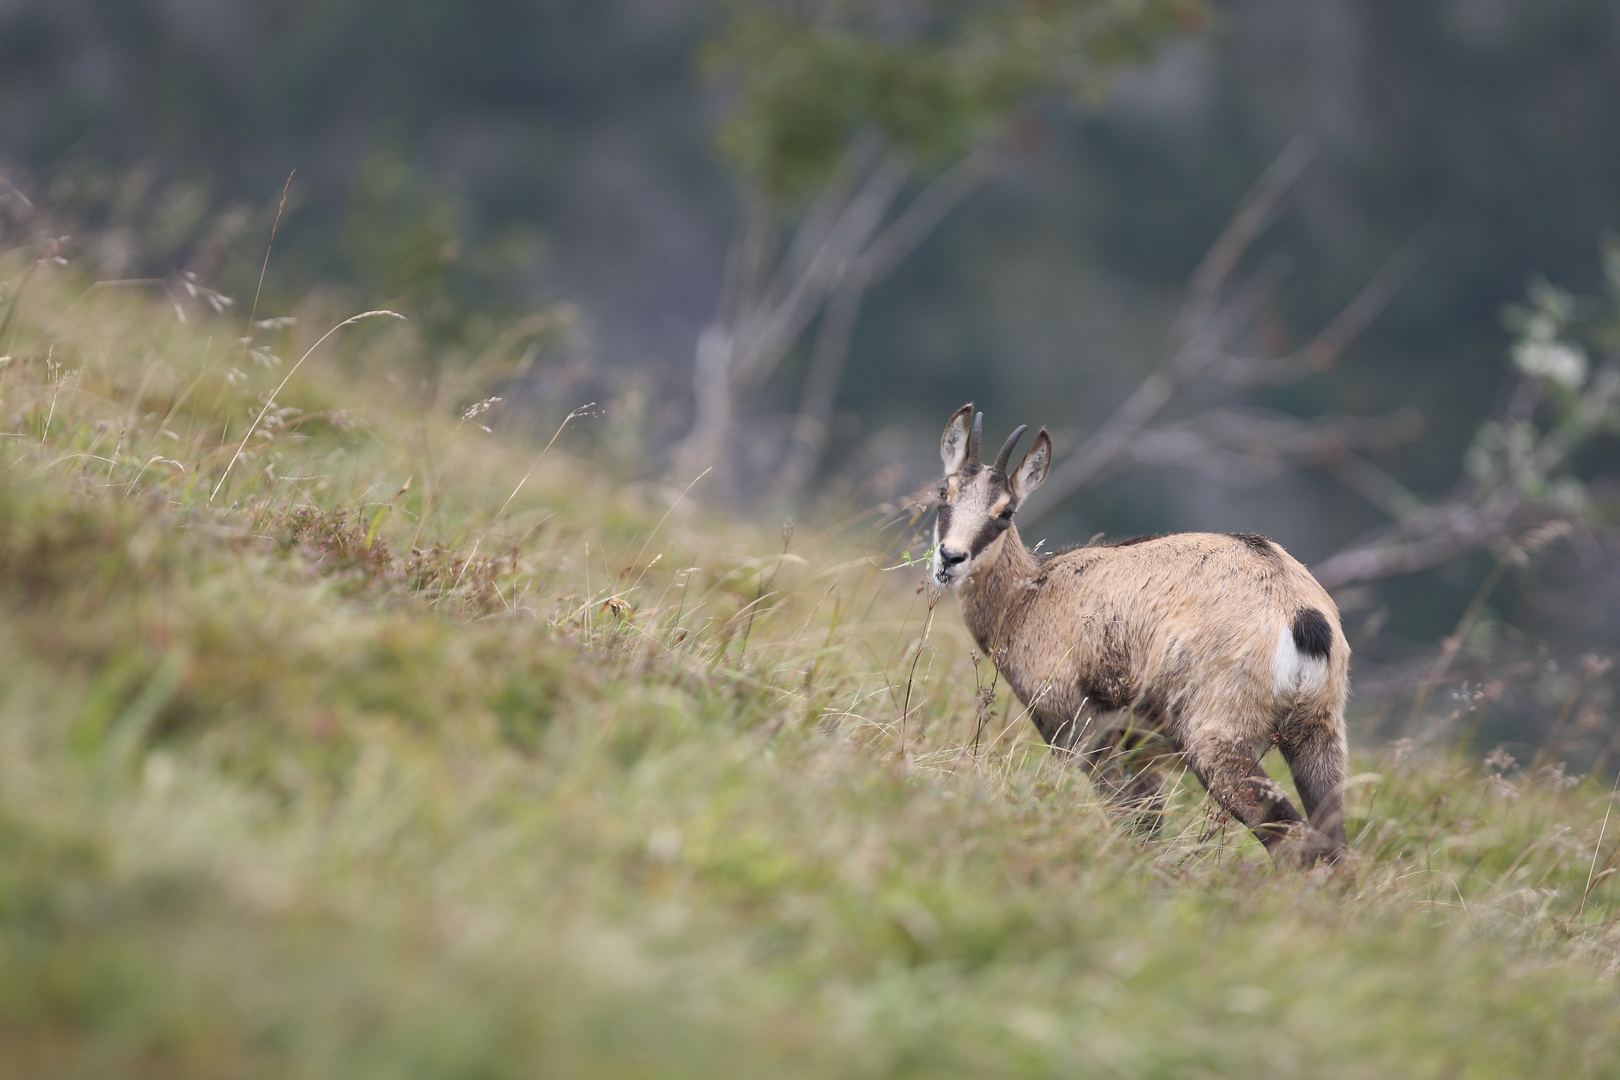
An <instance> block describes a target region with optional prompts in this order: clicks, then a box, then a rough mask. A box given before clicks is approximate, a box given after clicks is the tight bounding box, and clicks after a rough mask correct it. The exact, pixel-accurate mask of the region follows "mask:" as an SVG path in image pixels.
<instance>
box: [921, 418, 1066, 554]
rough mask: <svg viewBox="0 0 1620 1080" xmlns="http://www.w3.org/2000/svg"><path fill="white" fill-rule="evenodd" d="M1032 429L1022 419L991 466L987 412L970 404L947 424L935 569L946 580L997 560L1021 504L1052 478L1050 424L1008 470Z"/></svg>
mask: <svg viewBox="0 0 1620 1080" xmlns="http://www.w3.org/2000/svg"><path fill="white" fill-rule="evenodd" d="M1027 430H1029V427H1028V425H1027V424H1025V425H1020V426H1019V427H1018V429H1017V430H1015V431H1014V432H1013V433H1012V435H1011V436H1010V437H1008V439H1007V441H1006V443H1005V444H1004V445H1003V446H1002V447H1001V453H999V454H997V455H996V463H995V464H994V465H991V466H989V467H988V468H986V467H985V465H984V463H983V462H982V461H981V460H980V458H979V444H980V442H981V441H982V437H983V434H984V414H983V413H976V412H974V411H973V406H972V404H967V405H964V406H962V407H961V408H960V409H958V410H956V415H955V416H953V417H951V422H950V423H948V424H946V425H945V434H944V436H943V437H941V438H940V440H939V456H940V459H941V460H942V461H943V462H944V463H945V480H944V482H943V483H941V484H940V486H939V517H938V519H936V520H935V522H934V565H933V572H934V578H935V579H936V580H937V581H938V582H939V583H940V584H942V585H956V584H960V583H961V581H962V580H963V579H964V578H966V577H968V576H969V575H971V574H972V573H973V572H974V570H976V569H977V568H978V567H980V566H982V565H984V564H985V563H986V562H987V561H989V560H993V559H994V558H995V556H996V554H997V552H998V551H999V550H1000V547H999V545H1000V541H1001V537H1002V535H1003V534H1005V533H1006V531H1007V527H1008V526H1009V525H1011V524H1012V519H1013V514H1014V513H1016V512H1017V510H1018V504H1019V503H1020V502H1022V501H1023V500H1024V499H1025V498H1027V497H1028V496H1029V493H1030V492H1032V491H1034V490H1035V489H1036V488H1037V487H1039V486H1040V483H1041V481H1042V480H1045V479H1046V472H1047V470H1048V469H1050V468H1051V467H1052V438H1051V436H1049V435H1048V434H1047V433H1046V429H1045V428H1041V430H1040V433H1039V434H1038V435H1036V436H1035V445H1034V446H1032V447H1030V448H1029V453H1027V454H1025V455H1024V460H1023V461H1022V462H1021V463H1020V464H1019V466H1018V468H1017V470H1016V471H1014V472H1012V473H1010V474H1009V473H1008V472H1007V462H1008V460H1009V459H1010V458H1011V457H1012V452H1013V447H1015V446H1016V445H1018V440H1019V438H1020V437H1021V436H1022V435H1023V434H1024V432H1025V431H1027Z"/></svg>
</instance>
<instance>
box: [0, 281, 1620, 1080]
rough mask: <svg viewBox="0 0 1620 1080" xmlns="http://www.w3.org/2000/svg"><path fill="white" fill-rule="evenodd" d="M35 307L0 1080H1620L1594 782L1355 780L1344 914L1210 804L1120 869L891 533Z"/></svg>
mask: <svg viewBox="0 0 1620 1080" xmlns="http://www.w3.org/2000/svg"><path fill="white" fill-rule="evenodd" d="M27 272H28V268H27V266H26V265H23V264H17V263H13V264H10V265H7V266H5V267H4V272H3V273H0V277H3V278H6V279H7V280H9V281H10V282H12V284H11V285H9V286H8V287H7V292H6V298H7V301H8V302H7V305H6V310H7V311H8V312H10V313H11V314H9V315H8V316H6V325H5V327H4V328H3V329H0V336H3V340H0V352H5V353H6V354H7V355H6V358H5V359H4V360H0V1076H6V1077H10V1076H17V1077H105V1076H123V1077H154V1078H157V1077H162V1078H184V1077H199V1078H202V1077H207V1078H218V1077H261V1076H262V1077H278V1078H279V1077H343V1078H367V1077H377V1078H382V1077H388V1078H398V1077H424V1078H428V1077H432V1078H457V1077H465V1078H474V1077H478V1078H484V1077H508V1076H511V1077H519V1076H536V1075H556V1076H591V1077H598V1076H600V1077H633V1076H693V1077H710V1076H749V1075H755V1076H765V1075H768V1076H797V1075H804V1076H825V1075H841V1076H857V1077H864V1076H871V1077H877V1076H918V1077H950V1076H983V1077H1012V1076H1024V1075H1027V1076H1042V1075H1079V1076H1093V1075H1095V1076H1122V1077H1157V1076H1224V1075H1264V1076H1272V1077H1288V1076H1345V1077H1359V1076H1366V1077H1381V1076H1390V1075H1402V1076H1411V1077H1457V1076H1469V1077H1474V1076H1481V1077H1483V1076H1502V1077H1530V1076H1546V1077H1578V1076H1600V1075H1614V1074H1615V1072H1616V1071H1620V1050H1617V1046H1620V1009H1617V1008H1616V1006H1617V1005H1620V997H1617V994H1616V987H1615V982H1614V975H1615V969H1616V957H1617V951H1616V950H1617V946H1620V933H1617V931H1616V929H1615V927H1614V920H1615V918H1616V917H1617V915H1620V896H1617V893H1616V886H1615V884H1614V883H1613V882H1612V881H1610V880H1609V876H1610V873H1611V872H1612V869H1613V867H1614V864H1615V861H1616V860H1615V853H1616V850H1617V847H1616V842H1617V841H1620V821H1617V820H1611V815H1610V809H1611V807H1612V805H1613V803H1612V793H1611V790H1610V788H1609V786H1608V785H1607V783H1603V782H1599V781H1598V780H1595V779H1593V780H1587V781H1585V782H1580V783H1574V784H1571V783H1570V782H1568V781H1567V779H1566V778H1565V777H1564V776H1563V773H1562V771H1561V770H1559V769H1556V768H1539V767H1538V768H1533V769H1531V770H1529V773H1528V774H1526V772H1525V770H1521V769H1518V768H1516V767H1514V766H1512V765H1511V764H1510V763H1508V762H1507V761H1505V760H1504V759H1503V758H1502V757H1500V756H1498V757H1496V758H1494V759H1493V761H1492V763H1491V764H1490V765H1489V766H1487V765H1482V764H1478V763H1474V762H1471V761H1464V760H1461V759H1460V758H1453V757H1445V756H1429V757H1423V756H1421V755H1409V756H1406V757H1405V758H1404V759H1401V757H1400V755H1398V754H1390V753H1379V752H1375V751H1374V750H1371V749H1367V748H1364V749H1363V752H1362V756H1361V760H1360V761H1359V762H1358V766H1357V767H1358V772H1359V774H1358V775H1357V776H1356V777H1355V780H1354V781H1353V784H1354V787H1353V792H1352V801H1351V813H1352V820H1351V835H1352V837H1353V843H1354V848H1355V854H1354V865H1353V868H1352V873H1350V874H1348V875H1343V876H1341V877H1338V878H1326V877H1322V876H1308V875H1296V874H1279V873H1276V872H1274V871H1273V870H1272V869H1271V867H1270V866H1269V864H1268V862H1267V861H1266V859H1265V857H1264V853H1263V852H1261V851H1260V850H1259V848H1258V847H1257V846H1256V845H1255V844H1254V843H1253V842H1252V841H1251V840H1250V839H1248V838H1247V836H1246V835H1245V834H1244V833H1243V832H1242V830H1240V829H1236V828H1233V827H1231V826H1229V825H1227V824H1225V823H1223V822H1222V821H1220V820H1219V819H1218V818H1216V817H1215V816H1214V815H1212V814H1211V813H1210V812H1209V810H1208V808H1207V805H1206V804H1205V803H1204V801H1203V800H1202V798H1201V793H1199V792H1197V791H1196V790H1187V789H1183V790H1182V791H1181V792H1180V794H1179V795H1178V797H1177V800H1176V805H1175V808H1174V814H1173V816H1172V818H1171V821H1170V825H1169V827H1168V828H1167V830H1166V833H1165V835H1164V836H1162V837H1161V838H1160V839H1158V840H1155V841H1142V840H1140V839H1138V838H1135V837H1133V836H1132V835H1130V834H1128V833H1126V832H1124V831H1122V830H1121V829H1119V828H1118V827H1117V826H1116V825H1115V824H1113V823H1112V822H1111V821H1110V820H1109V819H1108V817H1107V816H1106V814H1105V813H1104V812H1103V811H1102V810H1101V809H1100V808H1099V807H1098V806H1097V804H1096V801H1095V799H1094V796H1093V793H1092V791H1091V789H1090V787H1089V786H1088V784H1087V783H1086V781H1085V780H1084V779H1083V778H1082V777H1080V776H1078V775H1076V774H1075V773H1074V772H1073V771H1071V770H1069V769H1067V768H1065V767H1063V766H1061V765H1060V764H1058V763H1055V762H1053V761H1052V760H1051V759H1050V758H1049V756H1048V755H1047V754H1046V753H1045V752H1044V750H1042V749H1041V748H1040V747H1039V746H1038V745H1035V744H1034V743H1033V742H1032V741H1031V740H1030V738H1029V735H1028V733H1027V731H1026V729H1027V727H1028V724H1027V722H1025V721H1022V720H1021V718H1020V716H1019V714H1018V709H1017V706H1016V703H1010V702H1009V701H1008V700H1007V696H1006V694H1005V691H1004V690H998V689H997V688H996V687H995V686H994V681H993V679H992V677H991V675H992V673H991V672H990V671H989V670H988V668H987V666H985V665H984V664H983V663H982V662H981V663H980V664H978V665H975V663H974V661H973V657H972V653H971V650H970V648H969V647H968V643H967V642H966V641H965V635H964V634H963V633H962V631H961V630H960V628H959V620H958V617H957V615H956V612H955V611H954V602H952V601H950V600H949V599H947V600H946V601H944V603H942V604H941V605H940V606H939V607H938V609H937V610H936V611H934V612H933V614H932V616H931V615H930V612H929V608H928V596H927V594H926V593H922V592H920V591H919V589H918V584H919V579H920V573H919V572H918V571H917V570H916V569H915V568H910V567H906V566H899V567H895V564H896V563H897V562H903V560H902V559H899V558H897V557H896V556H895V555H894V552H895V551H897V550H899V549H901V548H903V547H904V546H905V544H906V539H905V537H904V536H903V535H902V533H903V531H904V530H903V529H902V528H900V527H895V528H892V529H889V530H883V529H880V528H878V527H877V526H875V525H865V524H862V523H861V521H860V520H858V521H856V522H855V523H853V524H845V525H843V526H841V527H839V528H838V529H836V530H833V531H829V532H826V533H822V534H819V535H811V530H810V529H808V528H806V527H804V526H801V527H800V528H799V530H798V531H797V532H796V533H787V532H784V534H782V535H778V534H777V533H776V532H775V531H774V530H760V529H755V528H754V527H751V526H749V525H747V524H742V523H737V522H733V521H728V520H724V519H721V518H717V517H713V516H708V515H706V514H705V513H704V512H703V511H701V510H700V509H697V508H695V507H694V506H693V505H692V504H694V503H696V502H697V500H696V499H695V498H694V499H688V500H686V501H682V500H681V499H680V498H679V497H680V495H681V493H680V492H679V491H678V490H670V491H665V490H663V489H661V488H658V487H657V486H650V485H632V484H627V483H624V482H622V480H621V479H620V477H619V474H618V472H617V471H616V468H615V466H614V465H613V461H614V460H615V457H614V447H613V445H612V443H613V439H614V438H615V435H614V430H615V429H614V428H613V418H612V417H611V416H609V417H607V418H605V419H602V420H595V419H591V418H583V419H578V420H576V421H575V422H574V424H573V425H572V426H571V427H570V428H569V430H568V431H566V432H565V433H564V434H563V435H562V437H560V438H559V439H557V440H555V442H554V443H553V444H552V445H550V446H549V448H547V446H546V443H545V442H544V441H541V442H531V441H529V440H527V439H526V438H525V437H522V436H521V435H518V434H514V432H518V431H521V430H528V429H529V427H531V426H532V425H529V424H528V422H527V421H526V420H525V418H523V417H512V418H509V419H508V420H507V422H506V424H505V426H504V428H503V425H501V424H495V423H492V422H491V421H492V418H495V417H498V416H500V415H501V410H500V408H499V407H493V408H487V409H486V408H485V407H482V406H480V404H478V403H477V399H479V398H481V397H483V396H484V395H485V394H491V393H498V392H499V390H498V388H497V387H496V385H495V384H494V383H492V382H491V377H492V376H491V372H493V371H495V369H496V367H497V365H495V364H494V363H493V360H494V359H498V357H496V358H493V359H492V361H491V364H490V365H486V366H485V367H484V368H479V369H472V370H468V371H465V372H461V373H459V374H449V375H447V374H442V373H440V374H428V373H430V372H431V371H432V369H431V368H430V367H428V366H426V365H425V364H423V363H422V361H421V358H420V357H418V356H417V355H416V353H417V349H416V346H414V345H413V344H412V339H411V337H410V333H409V328H408V327H402V326H400V325H399V324H398V323H396V322H394V321H393V320H390V319H387V318H386V317H382V316H379V317H377V318H376V319H374V320H365V321H362V322H359V323H356V324H355V325H353V326H351V327H348V328H346V329H345V330H344V331H343V332H342V333H341V334H339V335H336V336H334V337H333V338H332V339H331V340H330V341H328V342H327V343H326V344H325V345H323V346H321V347H320V348H319V349H316V350H315V351H313V352H311V353H310V354H309V358H308V359H307V360H303V361H300V360H299V358H300V357H302V356H303V355H304V354H305V351H306V350H308V349H310V348H311V346H314V345H315V344H316V340H317V338H318V337H319V336H320V334H322V333H324V331H325V330H326V328H327V327H329V326H331V325H332V324H334V323H336V322H337V321H339V320H340V319H341V318H342V314H341V313H340V314H339V315H338V316H336V317H333V318H331V319H329V320H327V321H325V322H321V321H320V320H319V305H318V304H312V305H310V306H309V309H308V310H307V311H306V312H304V316H305V317H304V319H303V321H302V322H300V323H299V324H297V325H294V326H291V327H287V326H280V325H276V324H270V325H266V326H261V327H260V328H258V329H257V330H256V331H255V335H256V340H255V341H254V342H252V343H250V344H244V343H242V342H240V341H239V340H238V335H239V334H240V333H241V327H242V325H243V322H244V320H242V319H241V317H240V315H237V314H233V313H230V312H227V313H225V314H223V315H213V314H209V313H207V312H198V311H194V310H191V309H189V308H184V307H183V308H181V309H179V310H180V311H182V312H183V313H185V315H186V318H185V320H184V321H181V320H180V319H177V318H176V313H175V310H174V309H171V306H170V305H169V304H168V303H167V302H165V303H153V302H152V301H151V298H149V297H145V296H139V295H135V294H134V292H132V291H131V290H113V289H91V288H87V287H86V286H85V284H84V283H82V282H81V283H75V282H74V281H72V280H71V278H69V277H67V276H66V275H65V274H59V275H58V276H57V277H54V278H53V277H52V276H51V274H50V273H46V272H42V273H39V274H37V275H34V276H33V278H32V280H31V281H30V282H29V284H28V287H27V289H26V290H25V291H21V292H20V293H19V288H18V284H19V283H21V282H22V281H23V280H24V277H25V274H27ZM187 302H189V301H187ZM317 324H318V325H317ZM277 353H279V354H281V355H280V356H279V357H278V356H277V355H276V354H277ZM295 365H296V370H293V369H294V367H295ZM487 404H488V403H487V402H486V403H485V405H487ZM575 404H579V403H572V402H571V403H565V404H563V406H562V407H563V408H565V409H566V408H567V407H569V406H571V405H575ZM486 422H491V424H490V426H494V427H496V428H498V429H500V430H496V431H494V432H488V431H485V430H484V427H483V425H484V424H485V423H486ZM548 435H549V433H548ZM862 520H866V519H862Z"/></svg>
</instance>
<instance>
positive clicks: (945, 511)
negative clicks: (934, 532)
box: [939, 502, 951, 540]
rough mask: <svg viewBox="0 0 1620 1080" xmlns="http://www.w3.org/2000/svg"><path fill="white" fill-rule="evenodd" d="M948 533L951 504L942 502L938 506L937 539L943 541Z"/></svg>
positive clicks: (949, 529)
mask: <svg viewBox="0 0 1620 1080" xmlns="http://www.w3.org/2000/svg"><path fill="white" fill-rule="evenodd" d="M950 531H951V504H950V503H947V502H942V503H940V504H939V538H940V539H941V540H943V539H945V537H946V536H948V535H949V534H950Z"/></svg>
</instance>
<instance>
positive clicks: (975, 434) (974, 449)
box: [967, 412, 984, 467]
mask: <svg viewBox="0 0 1620 1080" xmlns="http://www.w3.org/2000/svg"><path fill="white" fill-rule="evenodd" d="M982 442H984V413H982V412H976V413H974V414H973V431H972V432H971V433H970V434H969V435H968V455H967V463H968V464H969V465H972V466H975V467H976V466H978V465H980V464H982V462H980V460H979V444H980V443H982Z"/></svg>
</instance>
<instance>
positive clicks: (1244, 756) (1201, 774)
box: [1183, 739, 1328, 864]
mask: <svg viewBox="0 0 1620 1080" xmlns="http://www.w3.org/2000/svg"><path fill="white" fill-rule="evenodd" d="M1183 756H1185V757H1186V759H1187V764H1188V766H1190V767H1191V769H1192V771H1193V775H1194V776H1196V777H1198V782H1199V783H1201V784H1203V785H1204V788H1205V789H1206V790H1207V791H1208V792H1209V794H1210V796H1211V797H1212V798H1213V799H1214V800H1215V801H1216V802H1217V803H1219V804H1220V805H1221V808H1222V809H1224V810H1225V811H1226V812H1227V813H1229V814H1231V815H1232V816H1233V817H1235V818H1237V819H1238V820H1239V821H1241V822H1243V824H1245V825H1247V826H1248V827H1249V829H1250V831H1251V832H1253V833H1254V835H1255V837H1256V838H1257V839H1258V840H1259V841H1260V843H1261V844H1263V845H1265V848H1266V850H1267V851H1269V852H1270V853H1271V857H1272V858H1273V859H1274V860H1275V861H1277V862H1279V863H1283V862H1291V861H1293V860H1294V858H1298V859H1299V860H1300V861H1302V862H1304V863H1306V864H1311V863H1314V862H1316V860H1317V859H1319V858H1321V857H1322V856H1323V855H1325V854H1327V847H1328V845H1327V844H1326V843H1325V842H1324V841H1323V840H1322V839H1321V838H1320V837H1319V836H1318V835H1317V834H1316V831H1315V830H1314V829H1312V828H1311V827H1310V825H1309V824H1308V823H1307V822H1306V821H1305V819H1304V817H1302V816H1301V815H1300V812H1299V811H1298V810H1295V809H1294V806H1293V804H1292V803H1290V802H1289V801H1288V796H1287V795H1286V794H1285V793H1284V792H1283V789H1282V788H1281V787H1280V786H1279V785H1278V784H1277V782H1276V781H1275V780H1273V779H1271V777H1269V776H1267V775H1266V772H1265V770H1264V769H1262V768H1261V767H1260V757H1259V755H1258V754H1256V753H1255V752H1254V750H1253V749H1252V748H1251V747H1249V746H1247V745H1244V744H1242V743H1236V742H1228V741H1225V740H1216V739H1206V740H1199V741H1197V742H1194V743H1192V744H1190V745H1188V746H1187V747H1186V748H1185V749H1184V750H1183ZM1291 841H1293V842H1291ZM1296 849H1297V850H1296Z"/></svg>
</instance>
